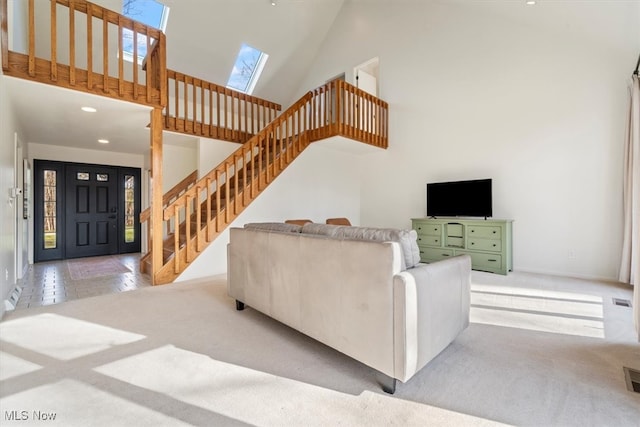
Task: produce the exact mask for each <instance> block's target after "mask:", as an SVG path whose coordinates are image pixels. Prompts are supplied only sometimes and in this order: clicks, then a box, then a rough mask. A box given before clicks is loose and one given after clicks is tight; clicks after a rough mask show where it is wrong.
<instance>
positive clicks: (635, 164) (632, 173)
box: [619, 74, 640, 341]
mask: <svg viewBox="0 0 640 427" xmlns="http://www.w3.org/2000/svg"><path fill="white" fill-rule="evenodd" d="M623 189H624V241H623V248H622V262H621V265H620V277H619V280H620V281H621V282H624V283H630V284H632V285H634V288H633V303H632V305H633V318H634V322H635V327H636V333H637V334H638V341H640V82H638V75H637V74H634V75H633V76H632V82H631V101H630V104H629V117H628V122H627V133H626V141H625V151H624V187H623Z"/></svg>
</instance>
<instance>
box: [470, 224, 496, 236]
mask: <svg viewBox="0 0 640 427" xmlns="http://www.w3.org/2000/svg"><path fill="white" fill-rule="evenodd" d="M467 237H469V238H471V237H480V238H484V239H502V233H501V230H500V227H496V226H491V225H472V226H469V227H468V229H467Z"/></svg>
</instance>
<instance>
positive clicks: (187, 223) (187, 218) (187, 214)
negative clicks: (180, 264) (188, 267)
mask: <svg viewBox="0 0 640 427" xmlns="http://www.w3.org/2000/svg"><path fill="white" fill-rule="evenodd" d="M185 200H186V204H185V207H184V239H185V250H186V252H187V253H186V260H187V264H189V263H190V262H191V252H192V251H191V215H192V213H191V209H192V208H191V206H192V203H193V200H192V197H191V196H190V195H189V194H187V196H186V197H185Z"/></svg>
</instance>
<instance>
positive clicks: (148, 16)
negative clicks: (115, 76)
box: [122, 0, 169, 63]
mask: <svg viewBox="0 0 640 427" xmlns="http://www.w3.org/2000/svg"><path fill="white" fill-rule="evenodd" d="M122 14H123V15H124V16H126V17H128V18H131V19H135V20H136V21H138V22H142V23H143V24H145V25H148V26H150V27H154V28H157V29H159V30H160V31H163V32H164V30H165V29H166V28H167V19H168V18H169V8H168V7H167V6H165V5H163V4H162V3H159V2H157V1H156V0H124V1H123V3H122ZM122 38H123V50H124V58H125V59H126V60H128V61H132V62H133V31H131V30H128V29H126V28H125V29H124V30H123V31H122ZM145 56H147V36H146V35H143V34H138V63H142V61H143V60H144V58H145Z"/></svg>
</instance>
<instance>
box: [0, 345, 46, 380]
mask: <svg viewBox="0 0 640 427" xmlns="http://www.w3.org/2000/svg"><path fill="white" fill-rule="evenodd" d="M0 366H2V369H0V381H4V380H6V379H9V378H13V377H17V376H20V375H24V374H28V373H29V372H34V371H37V370H38V369H42V366H40V365H36V364H35V363H31V362H29V361H27V360H24V359H21V358H19V357H16V356H13V355H11V354H9V353H5V352H4V351H0Z"/></svg>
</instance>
